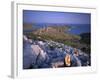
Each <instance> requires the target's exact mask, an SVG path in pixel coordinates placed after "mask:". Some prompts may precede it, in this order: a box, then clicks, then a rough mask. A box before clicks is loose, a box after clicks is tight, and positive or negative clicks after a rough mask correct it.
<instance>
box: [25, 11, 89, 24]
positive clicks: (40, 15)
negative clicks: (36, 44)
mask: <svg viewBox="0 0 100 80" xmlns="http://www.w3.org/2000/svg"><path fill="white" fill-rule="evenodd" d="M23 21H24V23H36V24H38V23H54V24H57V23H60V24H90V23H91V15H90V14H89V13H74V12H51V11H33V10H23Z"/></svg>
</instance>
